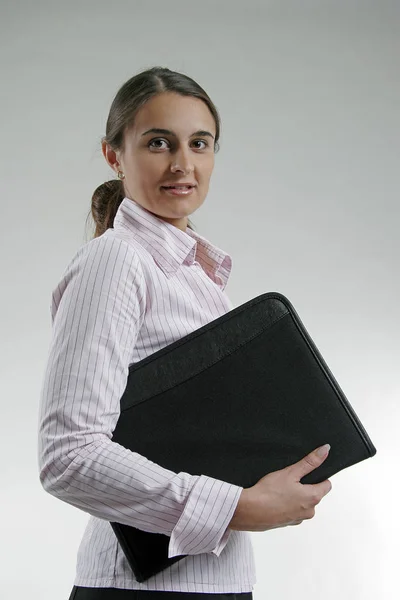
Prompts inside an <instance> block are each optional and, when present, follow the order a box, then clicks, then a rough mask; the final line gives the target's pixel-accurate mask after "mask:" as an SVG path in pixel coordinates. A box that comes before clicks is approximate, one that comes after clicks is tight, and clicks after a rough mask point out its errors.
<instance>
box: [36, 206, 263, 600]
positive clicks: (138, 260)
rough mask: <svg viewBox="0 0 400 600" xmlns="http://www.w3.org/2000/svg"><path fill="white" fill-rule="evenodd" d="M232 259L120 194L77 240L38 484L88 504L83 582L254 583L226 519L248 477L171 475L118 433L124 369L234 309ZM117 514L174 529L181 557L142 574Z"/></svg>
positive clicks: (80, 570)
mask: <svg viewBox="0 0 400 600" xmlns="http://www.w3.org/2000/svg"><path fill="white" fill-rule="evenodd" d="M231 266H232V262H231V257H230V256H229V255H228V254H226V253H225V252H223V251H222V250H221V249H220V248H217V247H216V246H214V245H212V244H211V243H210V242H209V241H208V240H206V239H205V238H204V237H202V236H200V235H199V234H198V233H196V232H193V231H192V230H190V229H187V230H186V232H183V231H181V230H180V229H178V228H176V227H174V226H173V225H171V224H169V223H166V222H165V221H163V220H162V219H159V218H158V217H156V216H155V215H153V214H152V213H150V212H149V211H147V210H145V209H144V208H143V207H141V206H140V205H139V204H137V203H136V202H134V201H133V200H131V199H129V198H125V199H124V200H123V202H122V203H121V205H120V206H119V209H118V212H117V215H116V217H115V220H114V228H113V229H108V230H107V231H106V232H105V233H104V234H103V235H102V236H100V237H98V238H95V239H93V240H90V241H89V242H88V243H86V244H85V245H84V246H82V247H81V248H80V249H79V250H78V251H77V253H76V254H75V256H74V257H73V259H72V260H71V262H70V263H69V265H68V266H67V268H66V269H65V271H64V273H63V275H62V277H61V280H60V282H59V284H58V286H57V287H56V288H55V289H54V291H53V293H52V303H51V317H52V326H53V328H52V337H51V342H50V348H49V353H48V357H47V365H46V370H45V374H44V379H43V384H42V389H41V404H40V414H39V446H38V460H39V469H40V481H41V483H42V485H43V488H44V489H45V490H46V491H47V492H49V493H50V494H52V495H53V496H55V497H57V498H59V499H60V500H63V501H64V502H67V503H69V504H71V505H73V506H76V507H77V508H79V509H81V510H83V511H85V512H87V513H88V514H89V515H90V518H89V521H88V524H87V527H86V529H85V532H84V535H83V538H82V541H81V544H80V546H79V550H78V557H77V571H76V577H75V585H81V586H87V587H117V588H125V589H137V590H141V589H143V590H168V591H178V592H208V593H232V592H249V591H252V589H253V584H254V583H255V564H254V556H253V548H252V544H251V538H250V535H249V533H248V532H244V531H232V530H230V529H228V528H227V526H228V524H229V522H230V520H231V518H232V515H233V513H234V511H235V508H236V505H237V502H238V500H239V496H240V493H241V491H242V489H243V488H241V487H238V486H236V485H232V484H230V483H227V482H223V481H220V480H217V479H214V478H212V477H208V476H205V475H200V476H199V475H196V476H193V475H190V474H189V473H184V472H180V473H175V472H173V471H170V470H168V469H165V468H163V467H161V466H160V465H158V464H156V463H154V462H152V461H150V460H148V459H147V458H146V457H145V456H142V455H140V454H138V453H136V452H131V451H130V450H127V449H126V448H124V447H122V446H121V445H119V444H117V443H115V442H112V441H111V436H112V432H113V430H114V427H115V424H116V422H117V420H118V416H119V400H120V398H121V396H122V394H123V392H124V390H125V386H126V381H127V377H128V367H129V365H130V364H131V363H135V362H138V361H140V360H142V359H143V358H145V357H146V356H148V355H149V354H152V353H153V352H156V351H157V350H159V349H160V348H163V347H164V346H166V345H168V344H170V343H172V342H174V341H175V340H177V339H179V338H181V337H183V336H184V335H186V334H188V333H190V332H192V331H194V330H195V329H198V328H199V327H202V326H203V325H205V324H206V323H209V322H210V321H212V320H213V319H215V318H217V317H219V316H220V315H222V314H225V313H226V312H227V311H229V310H231V309H232V308H233V306H232V304H231V303H230V301H229V299H228V297H227V295H226V294H225V292H224V289H225V287H226V284H227V281H228V278H229V275H230V271H231ZM109 521H116V522H119V523H124V524H127V525H132V526H135V527H138V528H140V529H143V530H145V531H151V532H160V533H164V534H167V535H169V536H170V543H169V551H168V555H169V556H170V557H172V556H177V555H179V554H188V555H189V556H187V557H186V558H184V559H182V560H181V561H179V562H178V563H175V564H174V565H172V566H170V567H169V568H168V569H166V570H164V571H162V572H161V573H158V574H157V575H155V576H153V577H151V578H150V579H149V580H147V581H146V582H143V583H139V582H137V581H136V579H135V577H134V575H133V573H132V571H131V569H130V567H129V565H128V563H127V561H126V559H125V556H124V554H123V552H122V550H121V547H120V545H119V543H118V542H117V539H116V537H115V534H114V532H113V530H112V528H111V526H110V524H109Z"/></svg>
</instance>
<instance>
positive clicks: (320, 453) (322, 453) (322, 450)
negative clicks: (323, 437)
mask: <svg viewBox="0 0 400 600" xmlns="http://www.w3.org/2000/svg"><path fill="white" fill-rule="evenodd" d="M330 449H331V447H330V444H325V445H324V446H321V448H318V450H317V455H318V456H325V454H328V452H329V450H330Z"/></svg>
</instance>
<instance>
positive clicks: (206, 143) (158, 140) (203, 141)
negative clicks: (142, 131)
mask: <svg viewBox="0 0 400 600" xmlns="http://www.w3.org/2000/svg"><path fill="white" fill-rule="evenodd" d="M155 142H167V140H164V139H162V138H157V139H154V140H151V141H150V142H149V144H148V145H149V147H151V148H157V149H160V146H152V144H154V143H155ZM194 142H201V143H203V144H204V145H205V147H207V146H208V142H206V140H194ZM167 143H168V142H167ZM200 150H202V148H200Z"/></svg>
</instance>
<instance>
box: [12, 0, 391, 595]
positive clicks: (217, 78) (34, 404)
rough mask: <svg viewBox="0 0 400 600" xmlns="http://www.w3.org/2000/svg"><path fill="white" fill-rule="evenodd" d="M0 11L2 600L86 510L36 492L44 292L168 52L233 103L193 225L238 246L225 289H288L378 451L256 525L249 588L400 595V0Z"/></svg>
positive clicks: (43, 572)
mask: <svg viewBox="0 0 400 600" xmlns="http://www.w3.org/2000/svg"><path fill="white" fill-rule="evenodd" d="M0 21H1V46H2V48H1V50H2V51H1V53H0V62H1V101H0V102H1V103H0V115H1V133H2V140H1V141H2V144H1V149H0V152H1V161H0V165H1V224H2V232H1V258H0V260H1V280H2V294H1V305H2V306H1V309H2V310H1V315H2V323H1V331H2V344H1V363H0V364H1V407H2V421H1V423H2V435H1V459H2V461H1V462H2V465H1V482H2V486H1V506H2V509H1V516H2V518H1V536H0V539H1V557H0V559H1V565H2V567H1V575H0V593H1V596H2V597H4V598H7V599H8V598H10V599H11V598H13V599H14V598H15V599H22V598H27V597H29V598H40V599H41V600H47V599H48V600H55V599H56V598H60V599H61V598H67V597H68V595H69V592H70V589H71V587H72V582H73V577H74V572H75V560H76V552H77V548H78V544H79V541H80V538H81V534H82V532H83V529H84V526H85V524H86V522H87V519H88V515H87V514H86V513H83V512H80V511H78V510H77V509H76V508H74V507H72V506H69V505H67V504H64V503H62V502H60V501H58V500H56V499H55V498H53V497H51V496H50V495H48V494H46V493H45V492H44V491H43V490H42V488H41V486H40V483H39V479H38V470H37V457H36V436H37V410H38V403H39V392H40V386H41V382H42V377H43V372H44V368H45V364H46V358H47V350H48V345H49V341H50V335H51V327H50V310H49V307H50V294H51V291H52V289H53V288H54V286H55V285H56V284H57V282H58V280H59V278H60V276H61V273H62V271H63V270H64V268H65V266H66V265H67V263H68V262H69V261H70V260H71V258H72V256H73V254H74V253H75V252H76V250H77V249H78V248H79V247H80V246H81V245H82V244H84V243H86V241H88V240H89V239H90V237H91V231H90V230H86V229H85V219H86V215H87V213H88V211H89V208H90V199H91V194H92V192H93V191H94V189H95V188H96V187H97V185H99V184H100V183H101V182H103V181H105V180H106V179H111V178H112V177H113V172H112V171H111V169H110V168H109V167H108V166H107V164H106V162H105V160H104V158H103V156H102V154H101V149H100V138H101V136H102V135H103V134H104V132H105V131H104V130H105V122H106V118H107V114H108V110H109V107H110V104H111V101H112V99H113V97H114V95H115V93H116V91H117V89H118V88H119V86H120V85H122V83H123V82H125V81H126V80H127V79H128V78H130V77H131V76H133V75H134V74H136V73H137V72H139V71H141V70H143V69H145V68H148V67H151V66H154V65H161V66H167V67H169V68H170V69H173V70H177V71H182V72H184V73H186V74H188V75H189V76H191V77H193V78H194V79H195V80H197V81H198V82H199V83H200V85H202V86H203V87H204V88H205V89H206V91H207V92H208V93H209V95H210V96H211V98H212V100H213V101H214V102H215V103H216V105H217V107H218V109H219V111H220V113H221V117H222V136H221V140H220V144H221V150H220V152H219V153H218V154H217V156H216V163H215V169H214V173H213V176H212V179H211V186H210V191H209V194H208V196H207V198H206V200H205V202H204V204H203V206H202V207H201V208H200V209H199V210H198V211H197V212H196V213H195V214H193V215H192V217H191V220H192V221H193V222H194V224H195V226H196V229H197V231H198V232H199V233H201V234H203V235H204V236H206V237H208V238H209V239H210V240H212V241H213V242H214V243H216V244H217V245H219V246H220V247H221V248H223V249H225V250H226V251H228V252H229V253H230V254H231V255H232V257H233V270H232V274H231V279H230V282H229V284H228V287H227V289H226V291H227V294H228V296H229V297H230V298H231V300H232V302H233V304H234V305H235V306H238V305H240V304H241V303H243V302H245V301H247V300H249V299H250V298H253V297H255V296H256V295H258V294H262V293H264V292H267V291H279V292H281V293H283V294H285V295H286V296H287V297H288V298H289V299H290V300H291V301H292V303H293V304H294V306H295V308H296V309H297V311H298V313H299V315H300V316H301V318H302V320H303V322H304V324H305V326H306V327H307V328H308V330H309V332H310V334H311V335H312V337H313V339H314V341H315V342H316V344H317V346H318V347H319V349H320V351H321V352H322V354H323V356H324V357H325V359H326V361H327V363H328V364H329V366H330V367H331V369H332V371H333V373H334V375H335V376H336V378H337V379H338V381H339V382H340V384H341V387H342V388H343V390H344V392H345V393H346V395H347V397H348V398H349V400H350V402H351V403H352V405H353V407H354V409H355V410H356V412H357V414H358V415H359V417H360V418H361V420H362V422H363V423H364V425H365V427H366V429H367V431H368V433H369V434H370V436H371V438H372V440H373V442H374V444H375V445H376V447H377V450H378V453H377V455H376V456H375V457H374V458H373V459H371V460H368V461H365V462H363V463H361V464H359V465H356V466H355V467H352V468H351V469H347V470H345V471H343V472H341V473H339V474H337V475H336V476H334V477H333V478H332V479H331V481H332V485H333V489H332V491H331V493H330V494H328V496H327V497H326V498H325V499H324V500H323V501H322V502H321V504H320V505H319V506H318V507H317V511H316V516H315V517H314V518H313V519H311V520H309V521H307V522H304V523H303V524H302V525H300V526H299V527H295V528H293V527H288V528H285V529H277V530H272V531H269V532H263V533H252V534H251V535H252V539H253V543H254V549H255V556H256V562H257V584H256V586H255V589H254V592H253V595H254V598H255V600H261V599H264V598H265V599H266V598H271V600H272V599H274V600H277V599H280V598H282V599H284V598H298V599H303V598H304V599H307V600H312V599H315V600H319V599H320V598H324V600H331V599H332V600H333V599H335V600H336V599H337V598H341V600H350V599H352V600H354V599H362V600H370V599H371V600H372V599H373V600H378V599H384V600H389V599H392V598H393V599H394V598H395V597H397V596H396V594H397V592H398V584H397V571H398V539H399V535H400V527H399V523H398V497H399V487H400V486H399V483H398V459H399V451H398V446H397V442H396V437H397V431H398V426H399V416H400V415H399V413H400V409H399V398H400V384H399V381H398V373H399V358H400V356H399V341H398V340H399V333H400V327H399V318H398V306H399V293H400V286H399V277H398V274H399V256H400V244H399V217H400V211H399V191H400V188H399V175H398V174H399V169H398V165H399V158H400V156H399V154H400V152H399V150H400V144H399V133H400V127H399V124H400V123H399V101H400V83H399V56H400V54H399V52H400V42H399V25H400V5H399V2H395V1H387V0H379V1H376V2H372V1H365V2H363V1H354V0H350V1H349V0H346V1H344V0H343V1H331V2H327V1H319V2H317V1H315V2H311V1H307V0H303V1H301V0H299V1H294V0H291V1H285V0H280V1H270V2H268V1H252V2H250V1H249V0H246V1H245V2H244V1H243V2H237V1H236V2H233V1H219V2H218V1H214V2H211V1H210V0H201V2H198V1H188V0H185V1H183V0H182V1H177V0H169V1H168V2H161V1H158V2H154V1H150V2H142V1H136V2H134V1H129V2H128V1H125V2H124V1H114V2H113V3H111V2H110V3H109V2H100V1H97V2H94V1H93V2H88V1H87V2H76V1H74V2H72V1H69V2H64V3H62V2H47V3H46V2H28V1H27V0H25V1H24V2H22V1H20V2H18V1H13V2H12V3H11V2H8V3H5V2H4V0H3V2H2V3H1V15H0ZM396 554H397V559H396V556H395V555H396Z"/></svg>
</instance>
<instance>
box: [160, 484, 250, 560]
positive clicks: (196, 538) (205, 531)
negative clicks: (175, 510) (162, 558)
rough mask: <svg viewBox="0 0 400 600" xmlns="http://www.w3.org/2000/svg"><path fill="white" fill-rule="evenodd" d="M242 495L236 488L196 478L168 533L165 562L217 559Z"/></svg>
mask: <svg viewBox="0 0 400 600" xmlns="http://www.w3.org/2000/svg"><path fill="white" fill-rule="evenodd" d="M242 491H243V488H242V487H240V486H238V485H234V484H232V483H227V482H226V481H221V480H219V479H214V478H213V477H208V476H207V475H200V476H199V478H198V480H197V481H196V482H195V484H194V486H193V488H192V490H191V491H190V492H189V496H188V499H187V502H186V505H185V508H184V509H183V512H182V514H181V516H180V518H179V520H178V522H177V524H176V525H175V527H174V529H173V530H172V533H171V537H170V542H169V546H168V558H172V557H173V556H180V555H189V554H202V553H204V552H212V553H213V554H215V555H216V556H219V555H220V554H221V552H222V550H223V549H224V548H225V546H226V544H227V542H228V539H229V535H230V533H231V530H230V529H229V528H228V525H229V523H230V521H231V519H232V517H233V514H234V512H235V509H236V506H237V504H238V502H239V498H240V495H241V493H242Z"/></svg>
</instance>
